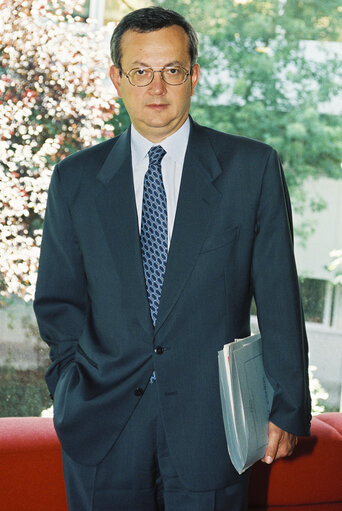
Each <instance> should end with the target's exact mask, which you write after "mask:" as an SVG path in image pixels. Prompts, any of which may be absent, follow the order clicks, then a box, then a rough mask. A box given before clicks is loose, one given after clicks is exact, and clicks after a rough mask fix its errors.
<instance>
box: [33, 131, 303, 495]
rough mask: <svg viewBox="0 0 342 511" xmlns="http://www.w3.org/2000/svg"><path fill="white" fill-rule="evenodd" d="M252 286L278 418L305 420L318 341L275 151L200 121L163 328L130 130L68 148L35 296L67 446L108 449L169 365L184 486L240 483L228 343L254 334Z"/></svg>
mask: <svg viewBox="0 0 342 511" xmlns="http://www.w3.org/2000/svg"><path fill="white" fill-rule="evenodd" d="M252 295H254V297H255V300H256V304H257V310H258V319H259V326H260V330H261V334H262V338H263V343H264V363H265V369H266V371H267V374H268V376H269V379H270V381H271V382H272V385H273V387H274V390H275V397H274V402H273V408H272V412H271V416H270V419H271V420H272V421H273V422H274V423H275V424H277V425H278V426H280V427H281V428H283V429H285V430H286V431H289V432H291V433H294V434H296V435H307V434H308V433H309V424H310V398H309V391H308V379H307V341H306V335H305V327H304V322H303V316H302V312H301V304H300V297H299V291H298V281H297V274H296V268H295V261H294V256H293V242H292V225H291V211H290V202H289V197H288V193H287V189H286V185H285V181H284V177H283V172H282V169H281V165H280V163H279V160H278V157H277V153H276V152H275V151H274V150H273V149H272V148H271V147H269V146H268V145H265V144H263V143H260V142H257V141H254V140H250V139H247V138H243V137H237V136H232V135H227V134H224V133H220V132H217V131H214V130H211V129H209V128H204V127H201V126H199V125H198V124H196V123H194V122H193V121H191V131H190V138H189V144H188V148H187V152H186V156H185V162H184V168H183V175H182V181H181V187H180V193H179V199H178V206H177V213H176V218H175V224H174V230H173V235H172V240H171V245H170V250H169V256H168V262H167V268H166V275H165V280H164V286H163V290H162V296H161V301H160V307H159V312H158V318H157V322H156V326H155V328H153V325H152V321H151V317H150V311H149V305H148V300H147V295H146V288H145V282H144V274H143V266H142V259H141V253H140V242H139V230H138V221H137V213H136V204H135V194H134V186H133V178H132V163H131V149H130V129H128V130H127V131H126V132H124V133H123V134H121V135H119V136H117V137H115V138H113V139H112V140H109V141H106V142H103V143H101V144H98V145H96V146H94V147H92V148H88V149H85V150H82V151H80V152H78V153H76V154H73V155H72V156H70V157H68V158H66V159H64V160H63V161H62V162H61V163H59V164H58V165H57V167H56V168H55V171H54V174H53V177H52V181H51V186H50V191H49V198H48V206H47V210H46V217H45V226H44V235H43V241H42V251H41V259H40V268H39V276H38V284H37V291H36V298H35V304H34V307H35V312H36V315H37V318H38V323H39V327H40V331H41V335H42V338H43V339H44V340H45V341H46V342H47V343H48V344H49V345H50V348H51V352H50V353H51V359H52V364H51V366H50V368H49V370H48V372H47V383H48V386H49V388H50V391H51V393H52V394H53V395H54V406H55V419H54V421H55V427H56V431H57V433H58V436H59V438H60V440H61V443H62V446H63V448H64V449H65V451H66V452H67V453H68V454H69V455H70V456H71V457H72V458H74V459H75V460H76V461H78V462H79V463H81V464H82V463H83V464H86V465H94V464H97V463H98V462H99V461H100V460H101V459H102V458H103V457H104V456H105V455H106V453H107V452H108V451H109V449H110V448H111V447H112V445H113V444H114V443H115V441H116V439H117V438H118V436H119V434H120V432H121V431H122V429H123V428H124V426H125V424H126V422H127V421H128V420H129V418H130V416H131V415H132V413H133V412H134V408H135V406H136V405H137V403H138V402H139V399H141V397H140V396H139V394H141V391H142V390H143V389H145V388H146V386H147V385H148V384H149V378H150V376H151V373H152V371H153V369H155V370H156V374H157V382H156V383H155V385H157V388H158V394H159V403H160V407H161V412H162V417H163V420H164V426H165V430H166V436H167V441H168V445H169V449H170V453H171V456H172V458H173V462H174V464H175V467H176V469H177V471H178V473H179V475H180V477H181V479H182V480H183V483H184V484H185V486H186V487H187V488H189V489H191V490H209V489H214V488H219V487H224V486H227V485H228V484H230V483H232V482H233V481H234V480H235V479H236V478H237V477H238V476H237V473H236V472H235V470H234V468H233V466H232V464H231V462H230V459H229V456H228V452H227V446H226V440H225V434H224V426H223V420H222V412H221V404H220V394H219V383H218V361H217V352H218V350H220V349H222V346H223V344H225V343H226V342H228V341H231V340H233V339H234V338H240V337H245V336H248V335H249V334H250V303H251V297H252ZM156 346H162V347H163V350H155V347H156ZM137 389H140V391H139V390H138V391H137Z"/></svg>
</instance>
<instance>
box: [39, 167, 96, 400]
mask: <svg viewBox="0 0 342 511" xmlns="http://www.w3.org/2000/svg"><path fill="white" fill-rule="evenodd" d="M34 310H35V313H36V317H37V321H38V326H39V330H40V335H41V337H42V339H43V340H44V341H45V342H46V343H47V344H48V345H49V347H50V358H51V361H52V364H51V365H50V367H49V369H48V371H47V374H46V380H47V384H48V387H49V390H50V392H51V394H53V393H54V389H55V387H56V384H57V381H58V378H59V376H60V374H61V372H62V371H63V370H64V369H65V368H66V366H67V365H69V364H70V363H71V362H72V361H73V359H74V355H75V350H76V346H77V342H78V338H79V336H80V334H81V332H82V330H83V326H84V323H85V319H86V316H87V310H88V295H87V285H86V275H85V271H84V265H83V260H82V255H81V251H80V247H79V245H78V242H77V239H76V235H75V232H74V229H73V224H72V218H71V215H70V211H69V208H68V205H67V201H66V196H65V191H63V186H62V181H61V176H60V168H59V165H57V166H56V168H55V170H54V172H53V176H52V179H51V184H50V188H49V195H48V202H47V208H46V214H45V220H44V230H43V239H42V247H41V255H40V261H39V271H38V280H37V287H36V295H35V300H34Z"/></svg>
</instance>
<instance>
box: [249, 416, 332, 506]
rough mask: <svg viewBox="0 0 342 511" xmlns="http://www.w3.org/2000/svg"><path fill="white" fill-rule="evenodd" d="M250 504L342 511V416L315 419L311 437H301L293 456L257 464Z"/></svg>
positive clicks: (252, 482)
mask: <svg viewBox="0 0 342 511" xmlns="http://www.w3.org/2000/svg"><path fill="white" fill-rule="evenodd" d="M249 501H250V506H251V508H252V509H253V508H254V507H255V508H259V509H272V511H276V510H278V509H279V511H280V510H282V511H287V510H289V511H290V510H291V511H294V510H297V509H298V510H301V511H307V510H311V511H324V510H327V511H336V510H340V511H341V510H342V414H341V413H325V414H322V415H318V416H316V417H314V418H313V421H312V428H311V436H310V437H306V438H300V441H299V443H298V446H297V449H296V452H295V454H294V455H293V456H292V457H290V458H287V459H283V460H278V461H277V462H276V463H275V464H274V465H272V466H271V467H269V466H267V465H266V464H264V463H261V462H259V463H257V464H256V465H255V466H254V468H253V472H252V480H251V490H250V499H249ZM267 506H268V507H267ZM279 506H282V507H279ZM284 506H286V507H284ZM287 506H289V507H287ZM290 506H291V507H290ZM293 506H294V507H293Z"/></svg>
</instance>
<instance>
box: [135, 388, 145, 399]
mask: <svg viewBox="0 0 342 511" xmlns="http://www.w3.org/2000/svg"><path fill="white" fill-rule="evenodd" d="M143 393H144V389H142V388H141V387H138V388H137V389H135V391H134V394H135V395H136V396H138V397H139V396H142V395H143Z"/></svg>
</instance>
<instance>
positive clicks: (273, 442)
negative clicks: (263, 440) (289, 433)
mask: <svg viewBox="0 0 342 511" xmlns="http://www.w3.org/2000/svg"><path fill="white" fill-rule="evenodd" d="M272 426H273V425H272ZM272 426H271V424H270V427H269V434H268V445H267V448H266V452H265V456H264V457H263V459H262V461H264V462H265V463H267V464H270V463H273V461H274V459H275V458H276V456H277V452H278V448H279V443H280V440H281V436H282V431H281V430H280V429H278V428H277V429H274V428H273V427H272Z"/></svg>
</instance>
